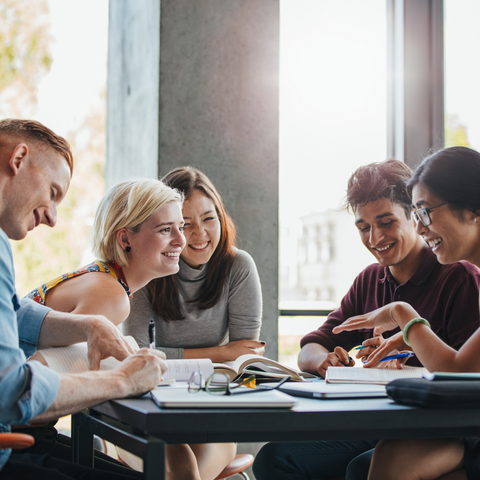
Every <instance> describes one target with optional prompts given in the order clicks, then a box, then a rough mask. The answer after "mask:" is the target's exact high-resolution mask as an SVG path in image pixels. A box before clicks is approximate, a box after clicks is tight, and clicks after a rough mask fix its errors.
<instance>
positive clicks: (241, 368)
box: [213, 354, 315, 382]
mask: <svg viewBox="0 0 480 480" xmlns="http://www.w3.org/2000/svg"><path fill="white" fill-rule="evenodd" d="M213 367H214V369H215V373H225V374H227V375H228V376H229V377H230V380H233V379H234V378H235V377H236V376H237V375H239V374H247V375H259V376H262V377H272V378H283V377H285V376H287V375H290V376H291V379H290V380H293V381H297V382H303V381H304V380H305V378H315V375H312V374H310V373H306V372H300V371H298V370H295V369H294V368H291V367H287V366H286V365H282V364H281V363H278V362H276V361H275V360H271V359H270V358H265V357H261V356H259V355H251V354H247V355H241V356H240V357H238V358H237V359H236V360H235V361H234V362H229V363H214V364H213Z"/></svg>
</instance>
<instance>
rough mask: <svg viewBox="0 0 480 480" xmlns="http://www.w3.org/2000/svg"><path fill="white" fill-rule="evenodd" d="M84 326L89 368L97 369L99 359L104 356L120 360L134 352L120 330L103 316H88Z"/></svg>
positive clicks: (102, 358)
mask: <svg viewBox="0 0 480 480" xmlns="http://www.w3.org/2000/svg"><path fill="white" fill-rule="evenodd" d="M85 327H86V328H85V333H86V335H87V346H88V364H89V368H90V370H98V369H99V368H100V361H101V360H104V359H105V358H108V357H115V358H116V359H117V360H119V361H122V360H124V359H126V358H127V357H128V356H129V355H131V354H132V353H134V352H135V350H134V349H133V348H132V347H131V346H130V345H129V344H128V343H127V341H126V340H125V337H124V336H123V335H122V334H121V332H120V330H119V329H118V328H117V327H116V326H115V325H114V324H113V323H112V322H110V321H109V320H107V319H106V318H105V317H103V316H100V315H98V316H95V317H88V319H87V320H85Z"/></svg>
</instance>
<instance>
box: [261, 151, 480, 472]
mask: <svg viewBox="0 0 480 480" xmlns="http://www.w3.org/2000/svg"><path fill="white" fill-rule="evenodd" d="M479 187H480V154H479V153H478V152H476V151H474V150H472V149H469V148H464V147H451V148H446V149H444V150H441V151H438V152H436V153H434V154H432V155H431V156H429V157H427V158H426V159H425V160H424V161H423V162H422V164H421V165H420V166H419V167H418V168H417V169H416V170H415V172H412V171H411V170H410V169H409V168H408V167H407V166H406V165H405V164H403V163H402V162H399V161H396V160H387V161H385V162H382V163H373V164H370V165H366V166H363V167H360V168H359V169H358V170H357V171H356V172H354V173H353V175H352V176H351V178H350V180H349V182H348V188H347V196H346V206H347V207H348V208H350V209H351V210H352V211H353V213H354V214H355V224H356V226H357V228H358V232H359V235H360V239H361V240H362V243H363V244H364V245H365V247H366V248H367V249H368V250H369V251H370V252H371V253H372V254H373V255H374V257H375V258H376V260H377V262H378V263H377V264H374V265H370V266H369V267H367V268H366V269H365V270H363V271H362V272H361V273H360V274H359V276H358V277H357V278H356V280H355V281H354V283H353V285H352V287H351V288H350V290H349V291H348V293H347V294H346V295H345V297H344V298H343V300H342V302H341V305H340V308H338V309H337V310H336V311H334V312H333V313H331V314H330V315H329V317H328V319H327V321H326V322H325V323H324V324H323V325H322V326H321V327H320V328H319V329H317V330H316V331H314V332H311V333H309V334H308V335H306V336H305V337H304V338H303V339H302V341H301V346H302V349H301V351H300V354H299V358H298V364H299V367H300V368H301V369H302V370H306V371H309V372H312V373H319V374H321V375H324V374H325V371H326V369H327V368H328V367H329V366H331V365H334V366H350V365H353V363H354V362H353V360H352V358H351V357H350V356H349V351H351V349H352V348H354V347H355V346H357V345H363V346H364V347H365V348H363V349H361V350H357V352H358V353H356V357H357V358H362V360H364V361H365V367H374V366H378V363H379V361H380V360H381V359H382V358H383V357H385V356H387V355H388V354H390V353H395V352H396V351H401V350H405V349H413V351H414V352H415V354H416V357H414V358H412V359H411V360H409V362H408V363H409V364H411V365H419V364H420V362H421V364H423V365H424V366H425V367H427V368H428V369H429V370H430V371H453V372H472V371H477V372H478V371H480V360H479V359H478V351H479V348H480V330H479V329H478V327H479V326H480V314H479V280H480V270H479V269H478V268H477V267H480V223H479V216H480V188H479ZM412 217H413V219H412ZM350 355H351V353H350ZM397 366H398V367H400V366H401V365H397ZM254 472H255V477H256V478H257V480H266V479H270V478H276V479H289V480H293V479H295V480H300V479H322V480H323V479H325V480H326V479H340V478H346V479H347V480H360V479H362V480H366V479H367V478H368V479H369V480H386V479H388V480H397V479H402V480H420V479H421V480H433V479H441V480H460V479H462V480H464V479H468V480H474V479H478V478H480V442H479V439H477V438H456V439H432V440H395V441H394V440H390V441H384V440H380V439H378V440H374V441H371V440H368V441H367V440H363V441H362V440H359V441H336V442H327V441H318V442H298V443H270V444H267V445H266V446H264V447H263V448H262V449H261V450H260V452H259V454H258V455H257V458H256V460H255V463H254Z"/></svg>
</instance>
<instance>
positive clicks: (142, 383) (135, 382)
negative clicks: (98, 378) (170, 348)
mask: <svg viewBox="0 0 480 480" xmlns="http://www.w3.org/2000/svg"><path fill="white" fill-rule="evenodd" d="M167 368H168V367H167V364H166V363H165V354H164V353H163V352H161V351H159V350H153V349H150V348H142V349H141V350H139V351H138V352H136V353H134V354H133V355H130V356H129V357H128V358H126V359H125V360H124V361H123V362H122V364H121V365H120V366H119V367H118V368H117V371H118V372H119V373H121V374H123V376H124V378H125V388H126V391H125V396H127V397H134V396H138V395H141V394H143V393H145V392H148V391H149V390H152V389H153V388H155V387H156V386H157V385H158V384H159V383H160V381H161V380H162V376H163V374H164V373H165V372H166V371H167Z"/></svg>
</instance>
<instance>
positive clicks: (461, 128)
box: [445, 115, 470, 147]
mask: <svg viewBox="0 0 480 480" xmlns="http://www.w3.org/2000/svg"><path fill="white" fill-rule="evenodd" d="M445 147H470V144H469V142H468V135H467V127H466V126H465V125H463V124H461V123H460V122H459V120H458V117H457V116H453V115H447V117H446V118H445Z"/></svg>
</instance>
